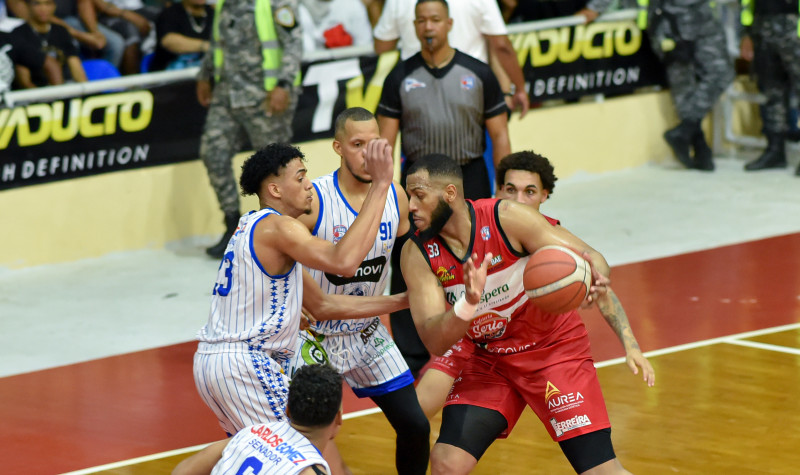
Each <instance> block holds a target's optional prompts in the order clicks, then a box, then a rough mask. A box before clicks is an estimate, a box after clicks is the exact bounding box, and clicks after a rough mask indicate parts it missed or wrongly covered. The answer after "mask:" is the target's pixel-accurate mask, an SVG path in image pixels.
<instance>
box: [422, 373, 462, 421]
mask: <svg viewBox="0 0 800 475" xmlns="http://www.w3.org/2000/svg"><path fill="white" fill-rule="evenodd" d="M453 381H454V378H453V377H452V376H450V375H449V374H446V373H443V372H441V371H439V370H437V369H433V368H431V369H429V370H427V371H425V374H423V375H422V379H420V380H419V383H418V384H417V399H418V400H419V405H420V406H421V407H422V411H423V412H424V413H425V417H427V418H428V419H430V418H432V417H433V416H435V415H436V413H437V412H439V410H440V409H441V408H442V406H444V402H445V400H447V395H448V394H450V388H451V387H453Z"/></svg>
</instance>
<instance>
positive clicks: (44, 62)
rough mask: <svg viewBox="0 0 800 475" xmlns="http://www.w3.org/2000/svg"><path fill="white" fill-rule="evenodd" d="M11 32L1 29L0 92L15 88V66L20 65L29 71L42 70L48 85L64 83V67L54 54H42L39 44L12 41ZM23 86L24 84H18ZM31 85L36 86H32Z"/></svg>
mask: <svg viewBox="0 0 800 475" xmlns="http://www.w3.org/2000/svg"><path fill="white" fill-rule="evenodd" d="M11 38H12V37H11V34H10V33H6V32H4V31H0V92H5V91H8V90H10V89H12V88H14V86H15V83H14V79H15V77H16V74H15V72H14V69H15V66H16V65H19V66H22V67H25V68H27V69H28V71H29V72H30V71H41V72H42V73H43V74H44V76H45V77H46V78H47V85H50V86H55V85H58V84H63V83H64V73H63V68H62V67H61V65H60V64H59V63H58V60H56V58H54V57H52V56H48V55H46V54H42V52H41V51H40V50H39V48H38V45H34V44H21V45H15V44H13V43H12V40H11ZM17 87H18V88H21V87H22V86H19V85H18V86H17ZM31 87H35V85H34V86H31Z"/></svg>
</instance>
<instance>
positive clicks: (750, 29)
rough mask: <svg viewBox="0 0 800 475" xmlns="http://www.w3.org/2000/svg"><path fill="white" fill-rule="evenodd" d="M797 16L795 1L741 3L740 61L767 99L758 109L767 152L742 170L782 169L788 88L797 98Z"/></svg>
mask: <svg viewBox="0 0 800 475" xmlns="http://www.w3.org/2000/svg"><path fill="white" fill-rule="evenodd" d="M799 13H800V6H798V1H797V0H742V25H744V27H745V35H744V36H743V37H742V58H744V59H747V60H753V69H754V72H755V75H756V80H757V83H758V89H759V90H760V91H761V92H762V93H763V94H764V95H765V96H766V97H767V102H766V104H764V107H763V108H762V109H761V110H762V113H761V120H762V122H763V123H764V135H766V136H767V149H766V151H764V153H763V154H762V155H761V156H760V157H758V158H757V159H756V160H754V161H752V162H750V163H748V164H746V165H745V166H744V169H745V170H748V171H752V170H763V169H765V168H784V167H786V149H785V145H784V140H785V139H786V133H787V130H788V127H787V124H786V110H787V107H788V99H789V94H790V92H791V88H794V91H795V93H796V94H800V26H798V21H797V19H798V14H799ZM795 175H797V176H800V166H798V167H797V170H796V171H795Z"/></svg>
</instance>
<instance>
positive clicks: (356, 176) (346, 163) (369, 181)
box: [344, 160, 372, 183]
mask: <svg viewBox="0 0 800 475" xmlns="http://www.w3.org/2000/svg"><path fill="white" fill-rule="evenodd" d="M344 166H346V167H347V171H349V172H350V174H351V175H353V178H355V179H356V180H358V181H360V182H361V183H372V178H364V177H363V176H361V175H359V174H358V173H356V171H355V170H353V168H352V167H351V166H350V163H349V162H348V161H347V160H345V161H344Z"/></svg>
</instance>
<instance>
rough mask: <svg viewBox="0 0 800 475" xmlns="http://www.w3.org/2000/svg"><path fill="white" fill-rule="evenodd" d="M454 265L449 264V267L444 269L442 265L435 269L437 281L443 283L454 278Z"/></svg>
mask: <svg viewBox="0 0 800 475" xmlns="http://www.w3.org/2000/svg"><path fill="white" fill-rule="evenodd" d="M455 268H456V266H450V268H449V269H446V268H445V267H444V266H439V268H438V269H436V277H438V278H439V282H441V283H443V284H444V283H445V282H450V281H451V280H454V279H455V278H456V276H454V275H453V270H455Z"/></svg>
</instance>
